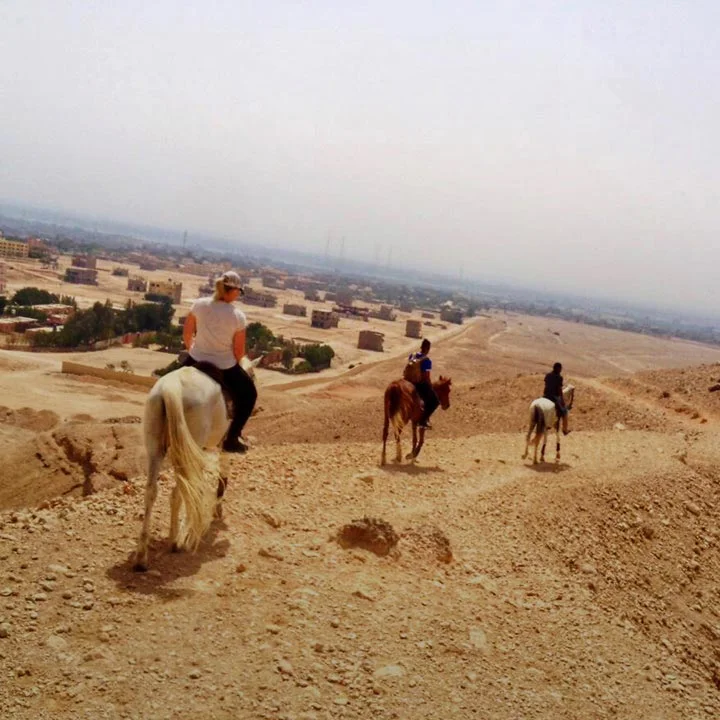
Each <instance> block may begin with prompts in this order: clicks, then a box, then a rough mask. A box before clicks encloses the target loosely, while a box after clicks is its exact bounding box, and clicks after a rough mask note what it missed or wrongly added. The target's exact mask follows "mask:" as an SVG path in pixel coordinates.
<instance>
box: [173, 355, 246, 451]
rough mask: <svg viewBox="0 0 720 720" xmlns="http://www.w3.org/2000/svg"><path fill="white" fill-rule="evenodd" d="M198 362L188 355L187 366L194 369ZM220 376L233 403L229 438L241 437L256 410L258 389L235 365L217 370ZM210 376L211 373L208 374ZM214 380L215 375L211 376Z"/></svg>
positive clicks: (228, 432)
mask: <svg viewBox="0 0 720 720" xmlns="http://www.w3.org/2000/svg"><path fill="white" fill-rule="evenodd" d="M197 364H198V363H197V361H196V360H194V359H193V358H192V357H191V356H190V355H188V357H187V360H185V365H188V366H190V367H193V366H195V365H197ZM215 370H216V371H217V373H219V376H220V378H219V379H220V383H221V384H222V385H223V387H224V388H225V389H226V390H227V391H228V392H229V393H230V396H231V397H232V401H233V418H232V421H231V422H230V427H229V428H228V431H227V436H226V437H227V438H233V439H234V438H237V437H240V434H241V433H242V430H243V428H244V427H245V423H246V422H247V421H248V418H249V417H250V416H251V415H252V411H253V409H254V408H255V401H256V400H257V389H256V388H255V383H254V382H253V381H252V378H251V377H250V376H249V375H248V374H247V373H246V372H245V371H244V370H243V369H242V368H241V367H240V366H239V365H233V367H231V368H228V369H227V370H220V369H218V368H215ZM208 374H210V373H208ZM211 377H213V379H216V380H217V379H218V378H217V377H215V375H214V373H213V374H212V375H211Z"/></svg>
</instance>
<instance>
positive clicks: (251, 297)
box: [240, 288, 277, 307]
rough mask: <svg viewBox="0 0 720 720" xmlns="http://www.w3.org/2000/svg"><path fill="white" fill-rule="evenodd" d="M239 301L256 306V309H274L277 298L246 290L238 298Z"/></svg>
mask: <svg viewBox="0 0 720 720" xmlns="http://www.w3.org/2000/svg"><path fill="white" fill-rule="evenodd" d="M240 300H241V301H242V302H244V303H245V304H247V305H257V306H258V307H275V306H276V305H277V296H275V295H273V293H271V292H262V291H261V290H254V289H253V288H246V289H245V294H244V295H241V296H240Z"/></svg>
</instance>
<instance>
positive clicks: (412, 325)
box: [405, 320, 422, 338]
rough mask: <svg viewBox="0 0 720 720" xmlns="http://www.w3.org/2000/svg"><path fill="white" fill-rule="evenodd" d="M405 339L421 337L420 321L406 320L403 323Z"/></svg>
mask: <svg viewBox="0 0 720 720" xmlns="http://www.w3.org/2000/svg"><path fill="white" fill-rule="evenodd" d="M405 337H411V338H421V337H422V321H421V320H407V321H406V322H405Z"/></svg>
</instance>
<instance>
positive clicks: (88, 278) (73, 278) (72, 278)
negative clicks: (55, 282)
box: [63, 267, 98, 285]
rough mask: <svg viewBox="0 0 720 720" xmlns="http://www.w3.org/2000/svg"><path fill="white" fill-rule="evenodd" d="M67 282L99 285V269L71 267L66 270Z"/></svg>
mask: <svg viewBox="0 0 720 720" xmlns="http://www.w3.org/2000/svg"><path fill="white" fill-rule="evenodd" d="M63 279H64V280H65V282H68V283H76V284H78V285H97V284H98V282H97V270H95V269H94V268H83V267H69V268H67V269H66V270H65V277H64V278H63Z"/></svg>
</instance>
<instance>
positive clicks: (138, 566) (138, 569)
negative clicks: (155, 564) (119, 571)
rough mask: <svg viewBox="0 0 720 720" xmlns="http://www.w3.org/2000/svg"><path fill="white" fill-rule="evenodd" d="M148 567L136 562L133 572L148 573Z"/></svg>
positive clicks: (145, 564)
mask: <svg viewBox="0 0 720 720" xmlns="http://www.w3.org/2000/svg"><path fill="white" fill-rule="evenodd" d="M147 569H148V566H147V563H144V562H136V563H135V564H134V565H133V572H147Z"/></svg>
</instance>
